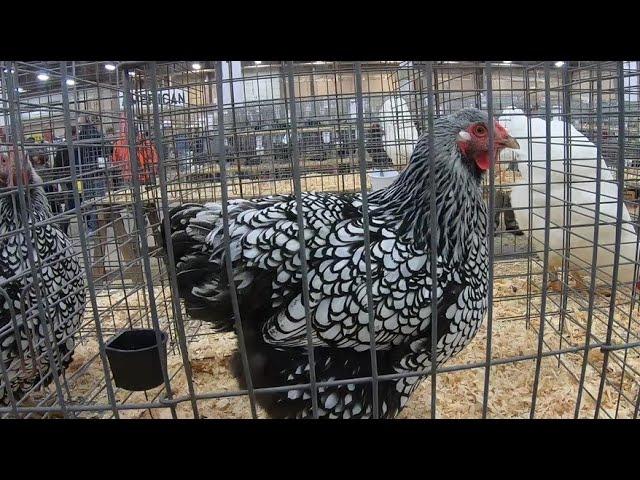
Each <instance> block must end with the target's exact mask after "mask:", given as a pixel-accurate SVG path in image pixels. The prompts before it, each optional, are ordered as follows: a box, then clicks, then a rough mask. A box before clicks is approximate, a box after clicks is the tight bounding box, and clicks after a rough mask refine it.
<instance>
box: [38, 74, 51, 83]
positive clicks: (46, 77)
mask: <svg viewBox="0 0 640 480" xmlns="http://www.w3.org/2000/svg"><path fill="white" fill-rule="evenodd" d="M49 78H51V77H49V75H47V74H46V73H39V74H38V80H40V81H41V82H46V81H47V80H49Z"/></svg>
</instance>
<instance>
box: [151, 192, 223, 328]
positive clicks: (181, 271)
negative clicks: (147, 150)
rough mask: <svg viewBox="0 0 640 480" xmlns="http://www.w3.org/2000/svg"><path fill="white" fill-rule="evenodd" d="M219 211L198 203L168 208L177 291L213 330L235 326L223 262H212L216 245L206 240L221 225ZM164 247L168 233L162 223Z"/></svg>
mask: <svg viewBox="0 0 640 480" xmlns="http://www.w3.org/2000/svg"><path fill="white" fill-rule="evenodd" d="M220 222H221V215H220V212H219V211H217V210H215V209H211V208H208V207H207V206H203V205H198V204H185V205H181V206H179V207H175V208H173V209H171V210H170V211H169V223H170V228H171V233H170V234H171V243H172V249H173V256H174V260H175V267H176V278H177V282H178V293H179V295H180V297H181V298H182V299H183V300H184V305H185V310H186V312H187V314H188V315H189V316H190V317H191V318H193V319H197V320H203V321H207V322H210V323H212V324H213V327H214V329H216V330H219V331H229V330H231V329H232V327H233V309H232V307H231V301H230V297H229V292H228V288H226V285H227V283H228V282H227V276H226V273H225V271H224V269H223V268H221V266H222V265H223V264H222V262H219V263H214V262H211V261H210V258H211V256H212V255H213V254H214V248H213V247H212V246H211V245H209V244H208V243H207V242H206V241H205V240H206V237H207V235H208V234H209V232H211V231H212V230H214V229H215V228H217V227H218V226H219V223H220ZM161 228H162V230H163V231H162V239H163V242H164V245H163V247H164V250H165V252H166V251H167V236H166V232H165V231H164V225H163V224H161Z"/></svg>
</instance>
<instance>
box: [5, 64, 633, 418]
mask: <svg viewBox="0 0 640 480" xmlns="http://www.w3.org/2000/svg"><path fill="white" fill-rule="evenodd" d="M0 64H1V70H0V82H1V83H0V88H1V91H0V97H1V104H0V108H1V110H2V115H0V150H1V152H3V153H2V154H3V155H4V156H3V160H2V162H3V164H2V166H1V168H2V170H0V173H2V172H8V173H2V175H4V176H2V175H0V183H1V182H4V183H2V184H1V186H2V189H1V190H0V268H1V269H2V270H1V271H0V273H1V275H0V296H2V297H3V302H4V304H3V308H2V309H1V310H0V348H1V349H2V350H0V353H1V354H2V356H1V357H0V360H1V361H0V367H2V369H1V370H0V417H7V418H13V417H20V418H33V417H58V416H63V417H80V418H112V417H115V418H251V417H259V418H262V417H265V416H267V413H266V412H265V410H264V409H263V408H262V406H261V403H260V402H259V401H257V399H258V400H259V396H260V395H261V394H267V393H274V392H284V394H285V395H286V399H288V400H291V401H299V400H300V398H302V399H304V400H308V401H310V402H311V404H312V406H311V407H310V409H309V411H308V412H307V413H308V414H309V416H314V417H317V416H319V417H322V416H329V417H336V418H347V417H348V416H357V415H354V410H353V408H351V409H348V408H346V406H344V405H343V404H342V403H340V402H336V400H335V398H332V395H333V392H335V391H336V390H335V389H334V390H332V388H338V386H342V387H344V388H348V389H349V391H351V389H352V388H359V387H354V385H356V386H357V385H365V384H366V385H372V387H370V388H371V390H370V392H374V391H378V392H382V391H383V390H382V387H379V385H382V384H384V383H385V382H393V381H394V380H397V379H398V378H402V376H403V375H404V377H405V378H412V379H413V380H412V384H413V383H416V384H417V383H418V382H416V380H417V379H420V380H422V381H421V382H420V384H419V386H418V387H417V388H416V389H415V391H414V392H413V394H412V395H411V397H410V399H409V401H408V403H407V404H406V406H405V405H403V407H404V408H401V409H400V410H401V411H400V412H399V415H398V416H399V417H400V418H574V417H575V418H593V417H596V418H597V417H600V418H637V415H638V408H639V405H640V351H639V350H638V349H639V347H640V324H639V320H640V318H639V316H638V308H637V306H636V299H637V293H636V285H635V283H636V282H635V280H636V279H638V272H637V268H636V266H637V264H638V252H637V250H638V241H637V228H638V226H637V222H638V201H637V197H638V190H639V189H640V184H639V182H638V179H639V175H638V170H639V169H640V148H639V146H640V144H639V142H638V139H639V138H640V120H639V117H640V115H639V112H638V95H639V93H640V87H639V86H638V77H639V75H640V72H639V70H638V63H637V62H634V61H629V62H569V61H567V62H515V61H514V62H454V61H438V62H415V61H414V62H412V61H377V62H355V63H353V62H331V61H316V62H266V61H264V62H260V61H255V62H253V61H251V62H248V61H216V62H210V61H199V62H195V61H184V62H107V61H105V62H80V61H74V62H17V61H13V62H8V61H5V62H1V63H0ZM466 108H475V109H480V110H483V111H485V112H487V114H488V116H489V120H490V121H491V120H493V121H500V123H502V124H503V125H504V126H506V128H507V130H508V131H509V132H510V133H511V135H512V136H513V137H515V138H516V139H517V140H518V142H519V143H520V147H521V148H520V150H518V151H517V152H514V151H511V150H503V151H502V153H501V154H500V157H501V162H500V163H499V164H497V165H496V166H495V167H491V168H490V170H489V173H488V174H487V175H486V176H484V179H483V180H482V182H483V183H482V191H483V199H484V202H485V203H486V208H487V212H488V213H487V218H488V222H487V226H486V236H487V238H488V242H487V248H488V252H487V255H488V259H489V261H488V271H487V272H486V275H487V285H488V287H487V292H486V312H485V315H484V321H483V322H482V324H481V326H480V327H479V328H478V331H477V334H476V335H475V338H473V340H472V341H471V342H470V343H469V344H468V345H467V346H466V347H465V348H464V349H463V350H461V351H460V352H459V353H457V355H455V356H453V357H452V358H450V359H449V360H447V361H446V363H444V364H442V365H436V364H435V363H434V364H433V365H432V366H430V367H429V368H427V369H424V370H420V371H419V372H412V374H406V373H404V374H401V373H399V374H397V375H395V374H389V373H388V372H387V373H385V372H379V371H377V364H376V362H377V361H379V360H376V355H375V354H371V351H372V350H373V351H375V350H376V348H375V347H374V346H375V343H376V341H378V340H379V338H378V336H376V335H369V336H368V338H369V339H370V340H371V342H372V343H371V345H369V346H368V347H367V348H365V356H361V357H358V358H359V359H360V360H359V361H362V362H364V363H367V366H366V368H364V367H363V370H362V371H364V372H368V373H367V374H364V375H356V377H357V378H352V377H348V378H342V379H337V378H333V377H331V378H322V377H318V378H316V375H315V373H314V372H315V368H316V365H315V364H314V362H315V360H314V358H315V359H319V361H321V360H323V359H324V358H325V357H322V356H316V357H314V352H315V351H318V350H319V349H321V348H322V346H318V345H315V347H314V348H312V349H307V350H305V355H308V356H309V365H308V367H307V371H306V373H304V372H303V373H304V375H306V376H305V378H306V380H305V381H303V382H301V384H297V383H295V382H283V383H282V384H280V385H270V386H268V387H260V386H256V385H255V384H252V382H251V380H250V379H249V380H248V381H247V379H245V380H244V382H243V383H241V384H239V383H238V381H237V380H236V379H235V378H234V375H233V374H232V372H233V371H234V369H237V368H241V369H244V370H243V371H245V372H246V369H247V367H248V363H247V362H248V360H247V359H248V357H247V351H246V350H247V346H246V344H247V342H251V341H252V339H251V338H247V337H246V335H247V334H246V332H245V333H244V334H243V331H242V329H240V331H238V328H237V327H238V325H239V323H236V325H235V326H236V329H235V330H236V331H233V329H231V330H232V331H223V332H219V331H216V330H215V328H214V326H213V325H212V324H210V323H209V322H206V321H203V320H201V319H200V320H198V319H196V318H197V315H195V316H194V315H191V314H190V313H188V312H187V311H186V310H185V304H184V300H183V298H182V297H183V296H184V295H183V293H184V292H181V289H180V288H179V274H178V273H179V272H178V269H177V263H178V262H180V261H181V260H180V259H179V258H175V255H174V250H172V248H173V247H172V242H173V240H172V238H171V235H170V234H169V233H168V231H169V229H170V228H171V215H170V211H171V209H172V208H174V207H176V206H180V205H187V204H201V205H204V204H209V205H211V204H217V205H218V207H215V206H214V207H213V208H219V209H221V210H220V212H221V213H220V214H219V215H220V218H221V220H220V222H221V223H220V225H219V228H220V232H223V231H224V235H225V241H224V242H223V245H224V248H225V251H227V250H226V249H227V248H228V249H229V250H228V252H227V254H231V251H232V250H231V248H232V245H231V244H230V240H229V238H227V234H228V233H229V222H230V219H231V217H230V214H229V209H233V208H236V207H235V206H236V205H238V203H237V201H238V200H239V199H256V198H262V199H264V198H266V197H269V196H275V195H280V196H287V195H294V196H295V198H298V196H300V195H301V192H330V193H334V194H360V195H361V197H358V198H362V203H363V209H365V207H364V205H366V203H365V202H366V199H367V198H368V195H369V194H371V193H372V192H373V191H376V190H377V189H380V188H385V187H386V185H388V184H390V183H391V182H392V181H394V180H395V179H396V178H397V176H398V172H401V171H403V170H404V169H406V168H407V165H408V164H409V163H410V162H411V161H412V158H415V157H416V155H413V153H414V147H416V143H417V142H418V139H419V138H421V137H422V136H426V137H429V132H430V131H431V130H432V129H433V128H434V122H435V121H436V119H438V118H440V117H443V116H447V115H450V114H453V113H455V112H458V111H459V110H461V109H466ZM518 122H520V123H518ZM489 142H490V145H494V143H491V142H494V138H493V134H491V136H490V139H489ZM416 148H417V147H416ZM412 155H413V157H412ZM25 159H28V160H29V162H26V161H25ZM426 161H429V160H426ZM12 162H13V163H12ZM5 164H9V165H14V166H15V169H16V173H15V175H14V176H13V177H12V170H10V169H9V170H6V169H4V168H5V167H4V166H5ZM30 166H31V167H32V168H33V170H30ZM36 178H37V179H38V180H37V181H35V180H34V179H36ZM34 183H35V184H36V185H35V186H34V185H33V184H34ZM350 198H351V197H350ZM43 199H46V201H45V200H43ZM424 201H425V202H430V201H434V202H435V201H436V199H435V195H433V197H432V198H430V196H427V198H425V199H424ZM234 202H236V203H234ZM434 205H436V204H434ZM302 215H303V212H302V210H298V211H297V213H294V215H293V217H295V218H290V219H289V220H290V221H291V222H293V223H296V222H301V223H299V224H298V225H302V224H303V223H302V222H303V216H302ZM364 217H365V218H364V219H363V223H364V225H365V226H364V227H363V228H365V231H367V232H369V233H367V234H366V238H367V240H366V242H365V244H366V245H365V250H366V251H367V252H368V253H367V255H368V256H369V258H370V256H371V252H372V251H373V250H372V249H373V248H376V247H375V243H376V242H377V241H379V240H377V239H376V238H377V237H370V235H371V232H370V231H369V229H370V225H369V217H368V215H365V216H364ZM434 219H436V216H433V217H432V219H431V221H435V220H434ZM223 220H224V221H223ZM454 221H455V219H454ZM432 227H433V225H432ZM296 228H297V227H296ZM296 231H297V230H296ZM206 233H208V232H206ZM219 234H220V235H222V233H219ZM204 235H205V234H203V238H204ZM274 241H275V240H274ZM434 246H435V245H434ZM297 258H298V263H297V266H296V270H297V273H296V275H299V276H300V277H299V278H302V285H303V295H302V297H303V300H304V303H306V307H307V310H308V311H307V310H305V322H307V323H306V326H307V328H309V330H308V331H307V333H308V334H309V336H308V337H305V338H306V339H307V340H309V342H311V340H312V336H311V334H310V327H312V320H313V318H311V317H312V316H313V314H314V312H313V311H311V310H310V309H309V306H310V304H309V296H308V292H307V293H304V292H305V291H306V289H305V288H304V285H305V284H309V282H310V280H309V275H311V273H310V271H309V270H308V267H307V266H306V262H300V258H301V256H300V254H299V255H298V257H297ZM434 261H435V257H434ZM434 265H435V264H434ZM373 266H375V265H373ZM371 267H372V265H371V263H369V264H368V267H367V268H368V271H367V272H366V276H365V277H366V282H365V283H368V288H365V290H368V291H367V292H366V295H368V296H369V297H368V298H371V295H372V294H373V293H372V288H373V287H372V284H373V283H374V282H373V280H372V270H371ZM220 268H221V267H220ZM425 268H426V267H425ZM432 271H433V272H434V273H433V275H436V273H435V272H436V271H437V268H432ZM339 273H340V272H338V274H339ZM430 275H431V274H430ZM425 281H426V280H425ZM436 283H437V278H436V277H434V278H433V284H436ZM429 284H431V283H429ZM308 288H309V287H308V286H307V289H308ZM229 294H230V295H231V297H232V299H235V300H234V301H233V302H231V303H233V305H234V309H233V312H232V313H233V315H232V318H234V319H235V320H234V321H235V322H240V320H239V318H237V317H238V307H237V301H238V300H237V292H236V289H235V287H234V288H232V289H230V291H229ZM400 295H401V294H400ZM399 298H400V300H401V297H399ZM436 310H437V308H435V307H434V310H433V312H432V313H433V314H434V315H436V316H437V312H436ZM374 317H375V314H373V313H372V312H371V314H370V315H369V316H368V317H367V320H366V321H365V324H366V325H368V326H367V327H366V328H369V329H370V330H369V333H371V332H373V331H375V328H377V327H376V326H375V325H376V323H375V318H374ZM439 318H440V317H439ZM436 327H437V325H435V324H431V325H429V324H427V327H425V331H426V329H428V330H431V329H432V328H436ZM145 332H146V333H145ZM136 333H140V337H139V338H140V339H142V338H143V337H144V341H145V342H147V343H145V344H144V345H142V344H140V345H138V347H140V348H138V350H137V353H139V354H140V355H141V356H139V357H137V358H138V360H134V359H133V356H132V357H127V356H126V355H124V357H123V358H125V359H126V358H131V360H130V361H131V362H133V363H131V364H127V363H126V362H125V364H124V367H122V366H120V367H119V366H118V364H117V362H116V361H115V360H114V358H115V356H116V354H117V355H123V352H126V350H127V348H129V347H128V346H127V345H128V344H127V342H129V341H130V340H127V339H126V337H127V335H129V334H132V335H133V334H136ZM433 333H435V330H434V331H433ZM429 338H430V340H429V341H430V342H431V341H434V339H436V340H437V337H436V336H435V335H433V334H432V335H431V337H429ZM305 342H306V340H305ZM368 342H369V340H367V341H366V343H368ZM131 345H133V343H132V344H131ZM141 345H142V346H141ZM160 345H163V346H164V347H162V348H160ZM306 345H307V344H306V343H305V346H306ZM433 346H435V343H433V344H432V345H431V347H433ZM372 347H374V348H372ZM131 348H133V347H131ZM163 348H164V349H165V350H166V351H165V350H163ZM393 348H395V347H389V346H388V345H387V346H385V347H384V349H390V351H392V350H393ZM285 351H286V348H285ZM114 352H115V353H114ZM154 352H158V353H154ZM237 352H240V353H239V355H237ZM145 355H147V357H145ZM149 355H150V356H149ZM316 355H318V354H316ZM149 359H151V360H149ZM363 359H364V360H363ZM127 361H129V360H127ZM136 361H138V362H140V363H139V368H140V374H141V375H142V376H143V377H145V378H146V379H147V380H148V379H149V376H148V375H147V372H148V371H149V370H152V369H155V370H156V374H155V377H154V380H152V381H151V383H149V384H145V386H144V387H135V386H134V387H132V386H131V385H129V384H127V385H125V383H126V382H125V381H124V380H122V379H121V378H118V376H119V375H120V373H119V370H120V369H122V370H123V371H124V372H129V374H131V375H133V374H132V373H131V372H132V371H133V369H135V368H138V367H136V366H135V362H136ZM266 361H269V360H268V359H267V360H266ZM145 362H146V363H145ZM238 362H240V363H239V365H240V366H239V367H238V365H237V363H238ZM309 367H310V368H309ZM291 373H292V375H291V378H293V376H294V375H293V373H294V372H293V371H292V372H291ZM298 373H300V372H297V371H296V372H295V374H296V375H297V374H298ZM125 374H126V373H125ZM134 376H135V375H134ZM131 378H132V377H131ZM296 378H297V377H296ZM143 383H144V382H143ZM143 383H142V384H143ZM142 384H140V385H142ZM376 388H378V390H376ZM372 396H373V398H374V400H373V406H369V407H368V410H366V411H363V412H356V413H360V414H362V415H364V416H368V417H379V416H380V417H384V416H385V415H386V414H387V412H386V410H385V409H386V408H387V407H386V404H385V403H384V397H383V396H382V393H378V394H372ZM378 396H380V398H378ZM286 399H285V401H287V400H286ZM329 404H331V405H329ZM336 405H337V406H336ZM341 405H342V406H344V408H342V407H341ZM330 407H331V408H330ZM345 412H349V415H347V414H346V413H345Z"/></svg>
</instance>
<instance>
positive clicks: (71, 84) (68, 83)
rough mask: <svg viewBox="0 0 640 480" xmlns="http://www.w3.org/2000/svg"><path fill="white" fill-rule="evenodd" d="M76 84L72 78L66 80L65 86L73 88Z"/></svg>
mask: <svg viewBox="0 0 640 480" xmlns="http://www.w3.org/2000/svg"><path fill="white" fill-rule="evenodd" d="M75 84H76V81H75V80H74V79H73V78H67V85H69V86H70V87H73V86H74V85H75Z"/></svg>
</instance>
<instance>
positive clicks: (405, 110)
mask: <svg viewBox="0 0 640 480" xmlns="http://www.w3.org/2000/svg"><path fill="white" fill-rule="evenodd" d="M379 115H380V124H381V125H382V128H383V130H384V148H385V150H386V151H387V155H388V156H389V157H390V158H391V160H392V161H393V164H394V165H396V166H404V165H405V164H406V163H407V162H408V161H409V159H410V158H411V154H412V153H413V149H414V147H415V144H416V142H417V141H418V131H417V130H416V127H415V125H414V124H413V121H412V120H411V111H410V110H409V106H408V105H407V103H406V102H405V101H404V100H403V99H402V98H400V97H390V98H388V99H386V100H385V101H384V103H383V104H382V107H381V108H380V112H379Z"/></svg>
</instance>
